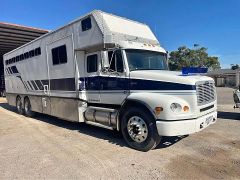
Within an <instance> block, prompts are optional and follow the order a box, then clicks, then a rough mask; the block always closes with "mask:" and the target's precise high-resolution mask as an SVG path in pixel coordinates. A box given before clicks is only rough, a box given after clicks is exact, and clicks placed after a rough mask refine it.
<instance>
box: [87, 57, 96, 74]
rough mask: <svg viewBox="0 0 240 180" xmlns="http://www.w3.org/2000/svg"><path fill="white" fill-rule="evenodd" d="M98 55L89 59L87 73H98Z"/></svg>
mask: <svg viewBox="0 0 240 180" xmlns="http://www.w3.org/2000/svg"><path fill="white" fill-rule="evenodd" d="M97 67H98V66H97V54H94V55H90V56H88V57H87V72H88V73H92V72H97Z"/></svg>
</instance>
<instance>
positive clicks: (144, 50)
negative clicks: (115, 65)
mask: <svg viewBox="0 0 240 180" xmlns="http://www.w3.org/2000/svg"><path fill="white" fill-rule="evenodd" d="M122 50H123V51H124V54H125V58H126V63H127V65H128V70H129V71H130V72H131V71H142V70H159V71H164V70H169V67H168V59H167V53H164V52H160V51H153V50H148V49H132V48H131V49H130V48H128V49H122ZM128 50H132V51H136V52H137V51H139V52H140V51H142V52H152V53H156V54H159V55H162V56H163V57H164V66H165V68H164V69H158V68H145V69H130V67H129V60H128V55H127V53H128V52H127V51H128Z"/></svg>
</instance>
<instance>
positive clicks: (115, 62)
mask: <svg viewBox="0 0 240 180" xmlns="http://www.w3.org/2000/svg"><path fill="white" fill-rule="evenodd" d="M108 60H109V64H110V69H111V70H112V71H117V72H123V60H122V54H121V51H120V50H117V51H115V52H114V54H113V52H112V51H109V52H108Z"/></svg>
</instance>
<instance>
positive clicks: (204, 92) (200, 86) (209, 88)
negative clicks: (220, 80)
mask: <svg viewBox="0 0 240 180" xmlns="http://www.w3.org/2000/svg"><path fill="white" fill-rule="evenodd" d="M196 89H197V101H198V105H199V106H201V105H205V104H208V103H210V102H213V101H214V100H215V99H216V89H215V84H214V82H212V81H204V82H198V83H197V84H196Z"/></svg>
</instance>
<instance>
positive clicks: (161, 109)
mask: <svg viewBox="0 0 240 180" xmlns="http://www.w3.org/2000/svg"><path fill="white" fill-rule="evenodd" d="M161 111H163V108H162V107H155V113H156V115H159V114H160V113H161Z"/></svg>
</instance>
